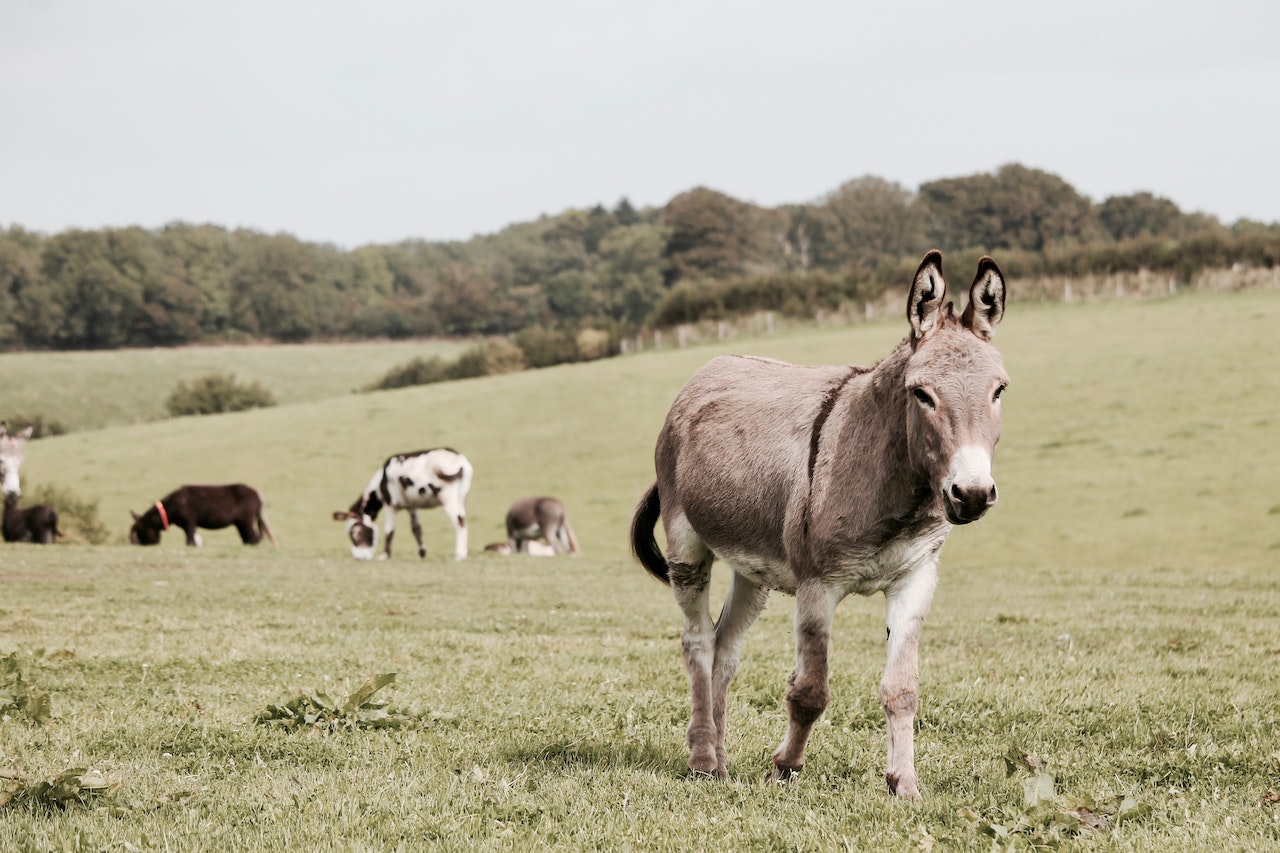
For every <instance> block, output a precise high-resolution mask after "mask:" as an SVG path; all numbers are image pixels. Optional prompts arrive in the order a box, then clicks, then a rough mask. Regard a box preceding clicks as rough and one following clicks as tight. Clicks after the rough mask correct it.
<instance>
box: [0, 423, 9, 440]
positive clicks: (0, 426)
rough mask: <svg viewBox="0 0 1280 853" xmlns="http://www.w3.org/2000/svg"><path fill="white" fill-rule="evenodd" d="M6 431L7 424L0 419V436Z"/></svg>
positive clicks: (7, 428) (7, 429)
mask: <svg viewBox="0 0 1280 853" xmlns="http://www.w3.org/2000/svg"><path fill="white" fill-rule="evenodd" d="M8 431H9V425H8V424H7V423H5V422H4V421H0V438H3V437H4V434H5V433H7V432H8Z"/></svg>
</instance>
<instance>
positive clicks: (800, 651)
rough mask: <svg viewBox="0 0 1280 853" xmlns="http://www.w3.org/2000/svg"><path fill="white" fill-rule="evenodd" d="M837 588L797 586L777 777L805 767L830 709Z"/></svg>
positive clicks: (786, 776) (775, 756)
mask: <svg viewBox="0 0 1280 853" xmlns="http://www.w3.org/2000/svg"><path fill="white" fill-rule="evenodd" d="M839 602H840V594H839V592H838V591H837V590H835V589H832V588H831V587H828V586H825V585H823V584H822V583H820V582H817V581H810V582H807V583H804V584H801V585H800V587H799V588H797V589H796V668H795V671H794V672H793V673H792V674H791V681H790V682H789V685H788V687H787V733H786V735H785V736H784V737H783V739H782V744H781V745H780V746H779V747H778V748H777V749H776V750H774V752H773V777H774V778H775V779H780V780H783V781H789V780H790V779H791V778H792V777H793V776H794V775H795V774H797V773H799V772H800V771H801V770H802V769H803V768H804V748H805V744H807V743H808V742H809V734H810V733H811V732H812V731H813V724H814V723H816V722H817V721H818V718H819V717H821V716H822V712H823V711H825V710H826V708H827V699H828V698H829V697H830V691H829V689H828V687H827V654H828V651H829V649H830V645H831V620H832V619H833V618H834V616H835V611H836V604H838V603H839Z"/></svg>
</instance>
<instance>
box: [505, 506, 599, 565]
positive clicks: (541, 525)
mask: <svg viewBox="0 0 1280 853" xmlns="http://www.w3.org/2000/svg"><path fill="white" fill-rule="evenodd" d="M542 539H546V540H547V544H548V545H550V546H551V550H552V553H553V554H563V553H565V552H568V553H570V554H578V553H581V552H580V550H579V549H578V539H577V537H575V536H574V535H573V528H572V527H570V526H569V516H568V515H567V514H566V513H565V509H564V504H563V503H561V501H560V500H559V499H558V498H521V499H520V500H518V501H516V502H515V503H513V504H512V505H511V509H509V510H507V542H509V543H510V545H511V550H512V551H513V552H515V553H517V554H519V553H523V552H524V551H525V550H526V549H528V548H529V546H531V545H533V544H534V543H535V542H538V541H539V540H542ZM530 550H531V549H530Z"/></svg>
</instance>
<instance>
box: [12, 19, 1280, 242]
mask: <svg viewBox="0 0 1280 853" xmlns="http://www.w3.org/2000/svg"><path fill="white" fill-rule="evenodd" d="M1278 37H1280V3H1277V2H1273V0H1253V2H1247V0H1213V2H1196V3H1190V2H1176V0H1170V2H1142V3H1124V2H1116V0H1112V2H1096V0H1080V1H1079V2H1071V3H1040V2H1035V1H1034V0H1024V1H1023V2H991V3H965V2H940V3H922V2H892V0H891V2H866V3H862V2H853V0H845V2H830V3H825V2H808V0H790V2H776V3H760V2H752V0H682V2H665V0H639V2H636V0H633V2H629V3H625V4H624V3H616V2H604V1H603V0H597V2H573V0H538V2H519V3H516V2H511V3H508V2H485V0H453V2H449V3H441V2H436V0H430V2H411V0H410V1H409V2H399V1H398V0H397V2H374V1H373V0H368V2H360V1H359V0H342V2H330V0H323V2H312V0H289V2H280V0H250V2H240V0H219V2H195V0H187V2H181V0H160V2H139V0H111V1H110V2H108V1H107V0H97V2H94V0H0V226H4V225H21V226H23V227H25V228H28V229H31V230H36V231H40V232H44V233H53V232H57V231H61V230H63V229H66V228H71V227H80V228H100V227H105V226H120V225H135V224H136V225H143V226H145V227H148V228H153V227H157V226H160V225H163V224H164V223H166V222H171V221H174V220H184V221H189V222H212V223H215V224H218V225H224V226H227V227H236V226H246V227H251V228H256V229H259V230H263V231H269V232H275V231H287V232H290V233H292V234H295V235H297V236H298V237H301V238H303V239H307V240H320V241H331V242H334V243H336V244H338V245H340V246H344V247H353V246H357V245H362V244H365V243H386V242H392V241H396V240H399V239H403V238H424V239H428V240H442V239H464V238H467V237H469V236H471V235H473V234H475V233H490V232H493V231H497V230H499V229H501V228H502V227H504V226H505V225H508V224H510V223H512V222H517V221H525V220H530V219H535V218H537V217H538V216H539V215H541V214H544V213H546V214H555V213H560V212H561V211H563V210H565V209H567V208H570V207H589V206H591V205H594V204H596V203H597V202H600V203H603V204H605V205H606V206H610V207H611V206H613V205H614V204H615V203H616V202H617V201H618V199H619V198H621V197H622V196H626V197H628V198H629V199H630V200H631V201H632V203H633V204H635V205H636V206H638V207H640V206H648V205H661V204H665V203H666V202H667V201H668V200H669V199H670V198H671V197H672V196H674V195H675V194H677V193H679V192H682V191H684V190H687V189H690V188H692V187H694V186H698V185H703V186H710V187H713V188H715V189H718V190H721V191H723V192H726V193H728V194H730V195H732V196H734V197H736V198H740V199H743V200H747V201H752V202H755V203H757V204H763V205H777V204H781V203H784V202H801V201H809V200H812V199H814V198H816V197H817V196H820V195H822V194H823V193H825V192H827V191H829V190H831V189H834V188H835V187H837V186H838V185H839V184H841V183H843V182H844V181H846V180H848V179H850V178H853V177H857V176H860V175H866V174H873V175H879V176H881V177H884V178H887V179H890V180H894V181H899V182H901V183H903V184H905V185H906V186H908V187H912V188H914V187H916V186H918V185H919V184H920V183H921V182H923V181H928V180H932V179H934V178H940V177H957V176H961V175H969V174H973V173H975V172H981V171H989V170H991V169H994V168H996V167H998V166H999V165H1001V164H1003V163H1007V162H1014V161H1016V162H1020V163H1023V164H1025V165H1027V166H1033V167H1038V168H1042V169H1047V170H1049V171H1051V172H1054V173H1055V174H1058V175H1060V176H1061V177H1063V178H1064V179H1065V180H1067V181H1068V182H1070V183H1071V184H1072V185H1074V186H1075V187H1076V188H1077V189H1079V190H1080V191H1081V192H1084V193H1086V194H1088V195H1089V196H1091V197H1092V198H1094V199H1095V200H1098V201H1100V200H1102V199H1103V198H1105V197H1106V196H1108V195H1113V194H1117V193H1127V192H1133V191H1136V190H1144V189H1145V190H1150V191H1152V192H1155V193H1157V194H1158V195H1163V196H1167V197H1169V198H1171V199H1173V200H1174V201H1175V202H1177V203H1178V205H1179V206H1181V207H1182V208H1183V209H1184V210H1188V211H1190V210H1203V211H1206V212H1208V213H1213V214H1216V215H1217V216H1219V217H1220V218H1222V219H1223V220H1224V221H1226V222H1232V221H1234V220H1235V219H1237V218H1239V217H1250V218H1254V219H1261V220H1264V221H1268V222H1271V221H1276V220H1280V155H1278V152H1280V50H1277V48H1276V46H1275V42H1276V40H1277V38H1278Z"/></svg>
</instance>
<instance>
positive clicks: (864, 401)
mask: <svg viewBox="0 0 1280 853" xmlns="http://www.w3.org/2000/svg"><path fill="white" fill-rule="evenodd" d="M911 353H912V351H911V347H910V345H909V344H908V343H907V342H905V341H904V342H903V343H902V344H900V345H899V346H898V347H897V348H896V349H895V350H894V351H893V352H892V353H890V354H889V355H888V356H887V357H886V358H885V359H884V360H883V361H881V362H880V363H879V364H877V365H876V366H875V367H874V368H872V369H871V370H870V371H869V372H868V373H866V374H863V375H861V376H856V377H854V379H853V381H851V382H850V384H849V386H848V387H847V388H846V389H845V393H844V394H843V395H842V396H841V399H840V400H839V401H838V403H837V405H836V410H835V411H833V413H832V415H833V417H832V419H831V420H832V423H831V425H830V426H831V428H832V434H831V436H830V439H829V442H830V443H829V444H827V452H826V453H825V454H823V456H825V461H826V463H827V465H828V466H830V467H829V468H828V470H827V476H824V477H822V479H824V480H825V481H826V482H827V483H828V489H827V491H826V492H825V494H823V495H821V496H819V495H815V496H814V497H815V498H817V499H820V500H824V502H825V503H826V504H827V506H828V507H833V508H834V507H838V508H839V511H838V512H836V513H831V512H824V513H820V515H823V516H826V517H828V518H831V517H838V518H839V519H840V529H839V530H831V531H827V534H828V535H835V536H837V537H838V538H840V539H842V540H851V541H852V542H858V543H861V544H865V545H868V546H872V547H874V546H875V545H878V544H882V543H879V542H877V541H876V540H878V539H882V538H883V539H886V540H887V539H891V538H893V536H895V535H897V534H898V533H900V532H902V531H903V530H904V529H905V528H907V527H910V526H912V525H913V524H915V523H917V522H923V521H925V520H926V519H927V516H928V513H929V507H930V506H931V504H932V502H933V501H932V495H931V494H930V488H929V483H928V480H927V478H925V477H924V476H923V475H922V474H921V472H918V471H916V470H914V468H913V466H912V463H911V459H910V456H909V453H908V444H907V424H906V412H907V406H908V404H909V403H910V395H909V393H908V392H907V389H906V384H905V376H906V369H907V362H908V361H909V360H910V358H911ZM824 443H825V442H824Z"/></svg>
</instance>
